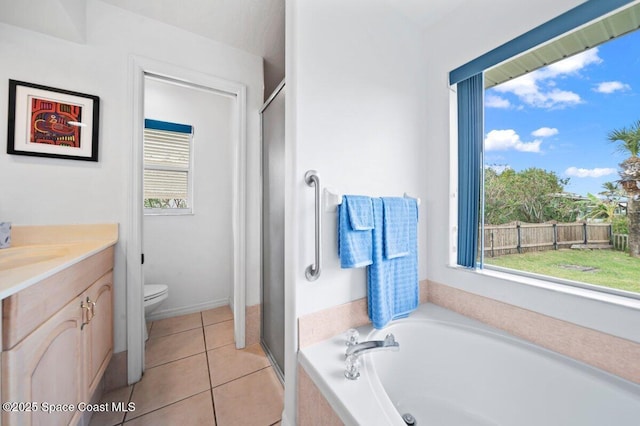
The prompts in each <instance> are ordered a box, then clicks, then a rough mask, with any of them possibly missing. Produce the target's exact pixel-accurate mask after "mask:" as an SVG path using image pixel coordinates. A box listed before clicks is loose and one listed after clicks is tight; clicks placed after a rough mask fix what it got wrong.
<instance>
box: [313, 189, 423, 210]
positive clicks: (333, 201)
mask: <svg viewBox="0 0 640 426" xmlns="http://www.w3.org/2000/svg"><path fill="white" fill-rule="evenodd" d="M323 192H324V200H325V206H326V208H325V210H328V209H330V208H332V207H335V206H339V205H340V204H342V194H335V193H333V192H331V191H330V190H328V189H327V188H325V189H324V191H323ZM403 196H404V197H405V198H414V199H415V200H416V203H418V205H420V198H416V197H412V196H411V195H409V194H407V193H406V192H405V193H404V195H403Z"/></svg>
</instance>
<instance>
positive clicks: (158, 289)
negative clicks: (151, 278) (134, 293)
mask: <svg viewBox="0 0 640 426" xmlns="http://www.w3.org/2000/svg"><path fill="white" fill-rule="evenodd" d="M167 297H169V287H168V286H166V285H164V284H145V285H144V317H145V319H146V318H147V317H148V316H149V314H151V312H153V311H155V309H156V308H157V307H158V306H160V304H162V302H164V301H165V300H167ZM144 338H145V340H146V339H148V338H149V336H148V335H147V327H146V326H145V327H144Z"/></svg>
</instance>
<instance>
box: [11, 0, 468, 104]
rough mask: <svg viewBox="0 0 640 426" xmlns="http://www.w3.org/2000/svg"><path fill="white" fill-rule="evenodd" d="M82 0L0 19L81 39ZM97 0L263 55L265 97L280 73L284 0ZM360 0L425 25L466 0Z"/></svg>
mask: <svg viewBox="0 0 640 426" xmlns="http://www.w3.org/2000/svg"><path fill="white" fill-rule="evenodd" d="M85 1H86V0H19V1H16V0H0V21H2V22H6V23H8V24H11V25H17V26H20V27H23V28H29V29H32V30H35V31H39V32H43V33H46V34H50V35H53V36H56V37H61V38H64V39H68V40H72V41H75V42H79V43H82V42H84V41H85V38H86V35H85V26H84V22H85V20H84V19H81V18H82V17H83V16H84V13H85V11H86V3H85ZM100 1H102V2H104V3H107V4H110V5H113V6H116V7H119V8H122V9H125V10H128V11H130V12H132V13H135V14H138V15H141V16H144V17H147V18H150V19H154V20H157V21H160V22H164V23H166V24H169V25H172V26H175V27H178V28H182V29H184V30H187V31H189V32H192V33H195V34H198V35H201V36H203V37H206V38H208V39H211V40H215V41H218V42H220V43H224V44H226V45H228V46H232V47H235V48H237V49H240V50H243V51H245V52H249V53H252V54H255V55H258V56H261V57H262V58H264V72H265V97H267V96H268V95H269V94H270V93H271V91H272V90H273V89H275V87H276V86H277V85H278V83H280V81H281V80H282V79H283V78H284V70H285V53H284V51H285V0H182V1H177V0H100ZM302 1H308V0H302ZM318 1H325V0H318ZM349 1H354V0H349ZM358 1H360V4H361V5H362V6H361V7H363V8H365V7H374V6H378V7H385V8H388V9H389V10H390V11H393V12H394V13H398V14H400V15H402V16H404V17H405V18H406V19H407V20H410V21H413V22H414V23H416V24H418V25H420V26H422V27H425V28H426V27H428V26H430V25H432V24H433V23H435V22H437V21H439V20H440V19H442V18H443V17H444V16H445V15H447V14H449V13H451V12H452V11H454V10H455V9H456V8H457V7H459V6H460V5H462V4H463V3H465V2H467V1H469V0H429V2H425V1H424V0H401V1H398V0H358ZM334 3H336V4H339V1H337V0H336V1H334ZM34 10H39V11H42V12H43V13H42V14H40V15H39V16H47V19H33V13H32V12H33V11H34ZM61 23H62V24H61Z"/></svg>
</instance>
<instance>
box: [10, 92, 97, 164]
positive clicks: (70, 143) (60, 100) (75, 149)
mask: <svg viewBox="0 0 640 426" xmlns="http://www.w3.org/2000/svg"><path fill="white" fill-rule="evenodd" d="M99 117H100V98H98V97H97V96H93V95H87V94H84V93H78V92H72V91H69V90H62V89H56V88H53V87H47V86H41V85H38V84H32V83H25V82H23V81H16V80H9V117H8V135H7V154H16V155H30V156H37V157H53V158H66V159H71V160H84V161H98V125H99Z"/></svg>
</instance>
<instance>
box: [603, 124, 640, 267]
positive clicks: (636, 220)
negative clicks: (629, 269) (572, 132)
mask: <svg viewBox="0 0 640 426" xmlns="http://www.w3.org/2000/svg"><path fill="white" fill-rule="evenodd" d="M607 139H608V140H609V142H613V143H617V144H618V151H619V152H623V153H625V154H629V155H630V157H629V158H627V159H626V160H624V161H623V162H622V163H620V168H621V170H620V173H619V174H620V178H621V179H620V183H621V184H622V187H623V188H624V189H625V191H626V193H627V196H628V202H627V216H628V218H629V254H630V255H631V256H633V257H640V200H639V199H638V197H639V196H640V187H639V186H638V185H639V184H640V157H638V154H640V120H637V121H636V122H635V123H633V124H632V125H631V126H630V127H629V128H626V127H623V128H621V129H615V130H613V131H611V132H609V134H608V135H607Z"/></svg>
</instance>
